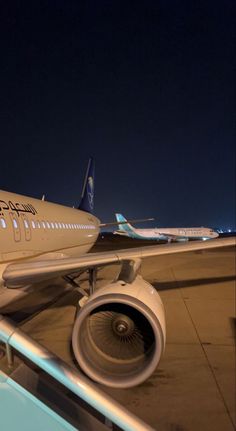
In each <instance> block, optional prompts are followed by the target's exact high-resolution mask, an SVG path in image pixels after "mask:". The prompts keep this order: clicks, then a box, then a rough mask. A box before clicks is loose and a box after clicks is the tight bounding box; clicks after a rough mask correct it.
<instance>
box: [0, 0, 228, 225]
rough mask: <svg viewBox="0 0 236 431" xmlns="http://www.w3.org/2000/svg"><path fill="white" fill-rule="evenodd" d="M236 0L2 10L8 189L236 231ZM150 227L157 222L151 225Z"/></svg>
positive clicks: (32, 5)
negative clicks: (90, 182)
mask: <svg viewBox="0 0 236 431" xmlns="http://www.w3.org/2000/svg"><path fill="white" fill-rule="evenodd" d="M234 24H235V2H234V1H232V0H227V2H222V1H221V2H219V1H207V2H206V1H197V2H192V1H189V0H181V1H180V0H179V1H176V0H172V1H168V0H162V1H158V0H155V1H138V0H137V1H127V2H121V1H103V0H100V1H94V2H92V1H86V2H82V1H78V0H75V1H70V0H65V1H62V0H54V1H50V0H49V1H37V0H34V1H30V2H27V1H22V2H19V1H11V2H2V4H1V6H0V36H1V37H0V55H1V67H0V82H1V97H0V119H1V120H0V121H1V127H0V139H1V153H0V154H1V174H0V178H1V184H0V188H2V189H5V190H10V191H15V192H17V193H22V194H26V195H31V196H34V197H40V196H41V195H42V194H43V193H45V194H46V197H47V199H48V200H52V201H56V202H60V203H64V204H67V205H73V204H76V203H78V201H79V197H80V193H81V188H82V178H83V175H84V171H85V169H86V165H87V160H88V157H89V156H90V155H93V157H94V158H95V160H96V201H95V209H96V214H97V215H98V217H99V218H100V219H101V220H102V221H111V220H112V219H113V218H114V212H123V213H124V214H125V215H127V216H128V217H132V218H135V217H139V218H140V217H151V216H153V217H155V219H156V222H155V223H154V225H159V226H167V225H169V226H176V225H179V226H181V225H189V226H190V225H191V226H193V225H206V226H207V225H209V226H221V225H222V226H224V227H226V226H234V225H235V186H234V180H235V152H234V145H235V130H234V119H235V61H234ZM150 226H151V224H150Z"/></svg>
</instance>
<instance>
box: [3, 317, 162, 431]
mask: <svg viewBox="0 0 236 431" xmlns="http://www.w3.org/2000/svg"><path fill="white" fill-rule="evenodd" d="M0 341H2V342H3V343H5V344H6V352H7V356H8V360H9V364H10V365H11V362H12V361H13V359H12V355H11V348H13V349H15V350H16V351H17V352H19V353H20V354H21V355H23V356H24V357H25V358H27V359H29V360H30V361H31V362H33V363H34V364H36V365H37V366H38V367H39V368H41V369H42V370H44V371H45V372H46V373H48V374H50V375H51V376H52V377H53V378H54V379H56V380H57V381H58V382H60V383H61V384H62V385H64V386H65V387H66V388H68V389H69V390H71V391H72V392H73V393H74V394H76V395H78V397H80V398H81V399H83V400H84V401H85V402H87V403H88V404H89V405H90V406H92V407H93V408H94V409H96V410H97V411H98V412H100V413H102V414H103V415H104V416H105V418H107V419H108V420H109V421H111V422H112V423H113V424H116V425H118V426H119V427H120V428H121V429H123V430H125V431H154V430H153V428H151V427H150V426H149V425H147V424H146V423H144V422H143V421H142V420H141V419H139V418H137V417H136V416H135V415H134V414H133V413H130V412H129V411H128V410H127V409H125V408H124V407H123V406H121V405H120V404H119V403H118V402H117V401H115V400H113V399H112V398H111V397H110V396H108V395H106V394H105V393H104V392H102V391H101V389H99V388H97V387H96V385H95V384H93V383H92V382H91V381H90V380H89V379H88V378H87V377H86V376H84V375H83V374H81V373H80V372H78V371H76V370H74V369H73V368H71V367H70V366H69V365H67V363H66V362H64V361H63V360H62V359H60V358H59V357H57V356H56V355H54V353H52V352H50V351H49V350H47V349H46V348H45V347H43V346H42V345H40V344H39V343H37V342H36V341H35V340H33V339H32V338H31V337H29V336H28V335H27V334H25V333H24V332H23V331H22V330H20V329H19V328H17V326H16V325H15V324H14V323H13V322H11V321H10V320H9V319H7V318H5V317H3V316H1V315H0Z"/></svg>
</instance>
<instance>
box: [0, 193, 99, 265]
mask: <svg viewBox="0 0 236 431" xmlns="http://www.w3.org/2000/svg"><path fill="white" fill-rule="evenodd" d="M98 234H99V220H98V219H97V218H96V217H94V216H93V215H91V214H90V213H87V212H84V211H81V210H78V209H74V208H70V207H66V206H63V205H58V204H54V203H50V202H46V201H42V200H38V199H34V198H30V197H26V196H22V195H18V194H15V193H9V192H5V191H0V264H1V265H4V264H5V263H8V262H11V261H15V260H18V259H25V258H31V257H36V256H39V255H41V254H44V255H45V254H48V253H49V254H53V255H54V256H55V257H56V256H57V255H58V257H63V256H78V255H81V254H83V253H86V252H87V251H88V250H89V249H90V248H91V247H92V246H93V244H94V243H95V241H96V239H97V237H98Z"/></svg>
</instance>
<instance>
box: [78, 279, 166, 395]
mask: <svg viewBox="0 0 236 431" xmlns="http://www.w3.org/2000/svg"><path fill="white" fill-rule="evenodd" d="M165 338H166V329H165V315H164V307H163V304H162V301H161V298H160V296H159V294H158V293H157V292H156V290H155V289H154V287H153V286H151V285H150V284H149V283H147V282H146V281H145V280H143V278H142V277H140V276H137V277H136V279H135V280H134V282H133V283H131V284H129V283H125V282H123V281H121V280H118V281H116V282H113V283H111V284H109V285H107V286H105V287H103V288H101V289H98V290H97V291H96V292H95V293H94V294H93V295H91V297H90V298H89V299H88V301H87V302H86V304H85V305H84V306H83V307H82V309H81V310H80V311H79V312H78V314H77V316H76V319H75V324H74V328H73V334H72V345H73V350H74V354H75V357H76V359H77V361H78V363H79V365H80V367H81V369H82V370H83V371H84V372H85V373H86V374H87V375H88V376H89V377H91V378H92V379H93V380H95V381H97V382H99V383H102V384H104V385H107V386H112V387H116V388H128V387H132V386H135V385H138V384H140V383H142V382H143V381H144V380H146V379H147V378H148V377H149V376H150V375H151V374H152V373H153V372H154V370H155V368H156V367H157V365H158V362H159V361H160V358H161V355H162V353H163V350H164V347H165Z"/></svg>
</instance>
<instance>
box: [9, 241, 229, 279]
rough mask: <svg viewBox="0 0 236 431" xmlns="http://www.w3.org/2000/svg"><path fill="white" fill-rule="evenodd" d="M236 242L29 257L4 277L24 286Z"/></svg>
mask: <svg viewBox="0 0 236 431" xmlns="http://www.w3.org/2000/svg"><path fill="white" fill-rule="evenodd" d="M232 245H235V237H231V238H220V239H212V240H210V241H204V242H203V241H193V242H187V243H181V244H180V243H174V244H173V243H170V244H162V245H155V246H146V247H138V248H131V249H123V250H122V249H121V250H115V251H105V252H98V253H87V254H84V255H82V256H80V257H63V258H56V259H55V258H54V259H53V258H47V259H46V258H44V257H43V255H42V256H41V259H40V260H39V258H38V259H37V260H25V261H24V262H22V263H11V264H9V265H8V266H7V267H6V269H5V271H4V272H3V279H4V280H5V282H6V284H7V286H9V287H19V286H24V285H25V284H28V283H36V282H39V281H42V280H47V279H51V278H54V277H58V276H65V275H68V274H72V273H73V272H76V271H78V270H80V269H89V268H94V267H98V266H105V265H109V264H112V263H121V262H123V261H125V260H135V259H143V258H145V257H151V256H160V255H164V254H175V253H183V252H188V251H196V250H207V249H212V248H218V247H226V246H232Z"/></svg>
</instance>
